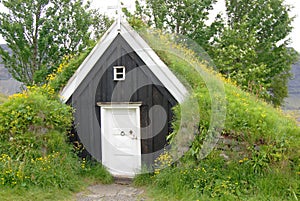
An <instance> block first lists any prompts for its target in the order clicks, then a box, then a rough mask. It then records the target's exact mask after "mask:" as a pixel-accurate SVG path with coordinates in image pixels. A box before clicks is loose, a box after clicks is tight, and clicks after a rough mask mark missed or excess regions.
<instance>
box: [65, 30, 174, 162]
mask: <svg viewBox="0 0 300 201" xmlns="http://www.w3.org/2000/svg"><path fill="white" fill-rule="evenodd" d="M113 66H125V67H126V79H125V81H114V80H113ZM149 68H151V67H147V66H145V63H144V62H143V60H142V59H141V58H139V56H138V55H137V54H136V53H135V52H134V51H133V50H132V48H131V47H130V45H129V44H128V43H127V42H126V41H125V40H124V39H123V37H122V36H121V35H120V34H119V35H118V36H117V37H116V38H115V40H114V41H113V42H112V44H111V45H110V46H109V48H108V49H107V50H106V51H105V53H104V54H103V55H102V57H101V58H100V59H99V60H98V61H97V63H96V65H95V66H94V67H93V68H92V70H91V71H90V72H89V74H88V75H87V77H86V78H85V79H84V81H83V82H82V83H81V84H80V86H79V87H78V88H77V89H76V91H75V92H74V94H73V95H72V97H71V99H70V100H69V101H68V102H69V103H71V104H72V106H73V107H74V108H75V128H76V131H77V134H78V136H79V138H80V141H81V142H82V143H83V145H84V146H85V148H86V149H87V151H88V152H89V153H90V154H91V155H92V156H93V157H94V158H95V159H97V160H98V161H101V152H102V150H101V128H100V125H101V117H100V107H99V106H97V102H129V101H130V102H142V105H141V107H140V108H141V119H140V120H141V121H140V122H141V137H142V141H141V147H142V150H141V152H142V162H143V163H144V164H151V163H152V162H153V160H154V158H153V155H152V154H150V153H153V152H156V151H158V150H161V149H163V147H164V146H165V145H166V136H167V134H168V133H169V132H170V131H171V121H172V116H173V114H172V110H171V108H172V107H173V106H174V105H176V104H177V102H176V100H175V98H174V97H173V96H172V95H171V94H170V92H169V91H168V90H167V89H166V88H165V87H163V86H162V84H161V82H160V81H159V80H158V79H157V77H156V76H155V75H154V74H153V73H152V72H151V70H150V69H149ZM153 106H161V107H162V108H164V110H165V113H166V114H167V119H166V121H165V122H164V124H163V127H162V129H161V130H160V131H159V132H158V133H153V132H154V131H155V130H156V129H155V128H156V127H157V126H158V125H160V124H161V122H162V120H163V119H162V116H163V114H162V113H163V111H161V110H159V109H158V110H155V109H154V110H153ZM151 108H152V110H151ZM156 108H157V107H156ZM151 117H152V118H151Z"/></svg>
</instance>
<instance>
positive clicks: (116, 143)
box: [101, 104, 141, 177]
mask: <svg viewBox="0 0 300 201" xmlns="http://www.w3.org/2000/svg"><path fill="white" fill-rule="evenodd" d="M101 142H102V164H103V165H104V166H105V167H107V168H108V170H109V171H110V172H111V173H112V174H113V175H114V176H126V177H133V176H134V175H135V174H136V173H138V172H139V171H140V169H141V137H140V108H139V105H122V104H119V105H116V104H113V105H108V106H102V107H101Z"/></svg>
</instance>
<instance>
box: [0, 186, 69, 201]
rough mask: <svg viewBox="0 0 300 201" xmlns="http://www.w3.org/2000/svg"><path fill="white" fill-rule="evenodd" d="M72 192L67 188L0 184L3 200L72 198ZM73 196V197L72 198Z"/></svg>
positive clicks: (65, 200) (0, 194) (26, 200)
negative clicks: (12, 186)
mask: <svg viewBox="0 0 300 201" xmlns="http://www.w3.org/2000/svg"><path fill="white" fill-rule="evenodd" d="M73 194H74V193H73V192H72V191H70V190H68V189H61V188H39V187H30V188H24V187H18V186H16V187H14V188H11V187H10V186H1V188H0V197H1V200H3V201H12V200H17V201H28V200H35V201H53V200H64V201H67V200H74V195H73ZM72 198H73V199H72Z"/></svg>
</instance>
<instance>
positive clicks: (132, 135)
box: [129, 130, 137, 140]
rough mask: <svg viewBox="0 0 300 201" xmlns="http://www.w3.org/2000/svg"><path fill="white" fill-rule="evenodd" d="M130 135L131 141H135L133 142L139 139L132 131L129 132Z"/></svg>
mask: <svg viewBox="0 0 300 201" xmlns="http://www.w3.org/2000/svg"><path fill="white" fill-rule="evenodd" d="M129 134H130V135H131V139H133V140H136V139H137V136H136V135H135V134H133V131H132V130H130V131H129Z"/></svg>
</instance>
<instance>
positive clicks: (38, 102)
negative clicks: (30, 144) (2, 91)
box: [0, 85, 72, 141]
mask: <svg viewBox="0 0 300 201" xmlns="http://www.w3.org/2000/svg"><path fill="white" fill-rule="evenodd" d="M48 89H49V88H48ZM48 89H47V86H45V85H44V87H42V88H40V89H38V90H37V89H36V88H35V87H34V88H32V89H31V91H26V92H23V93H22V94H15V95H13V96H12V97H11V98H10V101H7V102H5V103H4V104H2V105H1V106H0V107H1V111H0V125H1V126H0V134H1V137H0V139H1V140H5V141H7V140H9V139H10V138H14V137H17V136H18V135H21V134H23V133H26V132H28V131H29V132H37V133H46V132H47V131H48V130H50V129H54V130H58V131H62V132H64V131H66V129H67V128H69V126H70V125H71V122H72V118H71V117H70V116H71V108H70V107H68V106H66V105H63V104H62V103H61V102H60V101H58V100H49V99H48V97H47V96H45V95H43V94H42V93H40V92H38V91H39V90H48ZM48 96H54V90H51V89H49V94H48Z"/></svg>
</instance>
